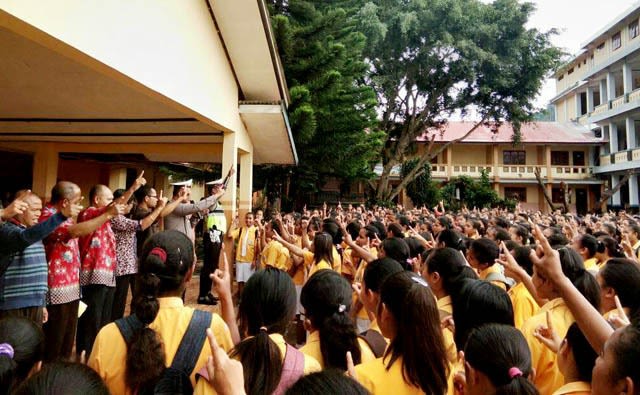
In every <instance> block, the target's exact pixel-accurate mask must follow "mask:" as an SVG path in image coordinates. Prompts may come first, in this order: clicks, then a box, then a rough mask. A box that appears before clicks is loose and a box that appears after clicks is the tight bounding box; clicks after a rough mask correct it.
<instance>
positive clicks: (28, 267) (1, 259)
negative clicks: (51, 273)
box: [0, 191, 82, 326]
mask: <svg viewBox="0 0 640 395" xmlns="http://www.w3.org/2000/svg"><path fill="white" fill-rule="evenodd" d="M12 204H13V206H14V207H23V204H24V205H26V207H25V208H24V209H22V210H21V212H20V213H18V214H16V215H15V216H14V217H13V218H11V219H9V221H8V222H7V223H6V224H4V225H2V226H0V318H2V317H7V316H18V317H25V318H28V319H31V320H32V321H34V322H35V323H36V324H37V325H38V326H42V323H43V320H45V319H46V314H45V309H44V307H45V297H46V294H47V289H48V287H47V257H46V255H45V251H44V245H43V244H42V240H43V239H44V238H45V237H47V236H48V235H49V234H51V232H53V231H54V230H55V229H56V228H57V227H58V226H60V225H61V224H62V223H63V222H64V221H66V219H67V218H70V217H74V216H76V215H77V214H78V212H80V210H81V209H82V207H81V206H79V205H76V204H68V205H66V206H65V207H64V208H63V209H62V210H61V211H60V212H58V213H57V214H56V215H54V216H51V217H49V219H47V220H46V221H44V222H41V223H38V219H39V218H40V214H41V211H42V201H41V200H40V197H39V196H38V195H36V194H35V193H33V192H31V191H21V192H19V193H18V197H17V198H16V199H15V200H14V202H13V203H12Z"/></svg>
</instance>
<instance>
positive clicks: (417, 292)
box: [378, 271, 448, 394]
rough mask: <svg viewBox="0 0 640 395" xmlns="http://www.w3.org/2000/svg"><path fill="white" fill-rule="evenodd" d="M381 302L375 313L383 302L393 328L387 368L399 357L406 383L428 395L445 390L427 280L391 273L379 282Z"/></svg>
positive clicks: (442, 357) (444, 359)
mask: <svg viewBox="0 0 640 395" xmlns="http://www.w3.org/2000/svg"><path fill="white" fill-rule="evenodd" d="M380 302H381V303H380V304H379V307H378V310H379V311H378V315H379V313H380V310H381V309H382V306H383V304H384V306H385V307H386V309H387V310H388V311H389V312H390V314H391V316H393V319H394V325H395V328H396V336H395V337H394V338H393V339H391V342H390V343H389V347H388V348H387V350H386V351H385V354H384V359H383V360H384V361H385V363H386V366H387V370H389V369H390V367H391V365H392V364H393V363H394V362H395V361H396V360H398V359H399V358H402V376H403V378H404V380H405V382H407V383H408V384H410V385H413V386H415V387H419V388H420V389H422V391H424V392H426V393H427V394H443V393H445V392H446V390H447V370H448V365H447V356H446V350H445V346H444V340H443V337H442V329H441V328H440V315H439V312H438V308H437V306H436V301H435V299H434V297H433V294H432V293H431V291H430V290H429V288H428V285H427V284H426V282H425V281H424V280H423V279H422V278H421V277H419V276H417V275H415V274H413V273H410V272H407V271H404V272H399V273H395V274H392V275H390V276H389V277H388V278H387V279H386V280H385V282H384V283H383V284H382V288H381V290H380ZM387 361H388V362H387Z"/></svg>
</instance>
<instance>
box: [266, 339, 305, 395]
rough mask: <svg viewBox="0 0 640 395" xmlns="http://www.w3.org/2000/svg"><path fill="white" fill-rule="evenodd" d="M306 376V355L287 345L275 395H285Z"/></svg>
mask: <svg viewBox="0 0 640 395" xmlns="http://www.w3.org/2000/svg"><path fill="white" fill-rule="evenodd" d="M303 374H304V354H303V353H302V352H301V351H299V350H297V349H296V348H295V347H292V346H290V345H289V344H287V348H286V351H285V355H284V363H283V365H282V375H280V381H279V382H278V386H277V387H276V390H275V391H273V395H281V394H284V393H285V392H286V391H287V390H288V389H289V387H291V386H292V385H293V384H294V383H295V382H296V381H298V379H299V378H300V377H302V375H303Z"/></svg>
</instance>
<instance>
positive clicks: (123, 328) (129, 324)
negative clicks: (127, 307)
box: [115, 314, 144, 343]
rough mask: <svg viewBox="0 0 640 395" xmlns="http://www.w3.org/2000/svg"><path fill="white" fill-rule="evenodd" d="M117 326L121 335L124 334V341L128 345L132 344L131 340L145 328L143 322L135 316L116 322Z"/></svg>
mask: <svg viewBox="0 0 640 395" xmlns="http://www.w3.org/2000/svg"><path fill="white" fill-rule="evenodd" d="M115 324H116V326H117V327H118V329H119V330H120V334H122V337H123V338H124V341H125V342H127V343H129V342H131V338H133V334H134V333H136V332H137V331H139V330H140V329H142V328H143V327H144V324H143V323H142V321H140V320H139V319H138V317H137V316H135V315H133V314H132V315H129V316H126V317H124V318H120V319H117V320H115Z"/></svg>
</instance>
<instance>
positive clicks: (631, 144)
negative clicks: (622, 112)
mask: <svg viewBox="0 0 640 395" xmlns="http://www.w3.org/2000/svg"><path fill="white" fill-rule="evenodd" d="M625 126H626V130H627V149H634V148H636V122H635V120H634V119H633V118H631V117H627V118H626V119H625Z"/></svg>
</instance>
